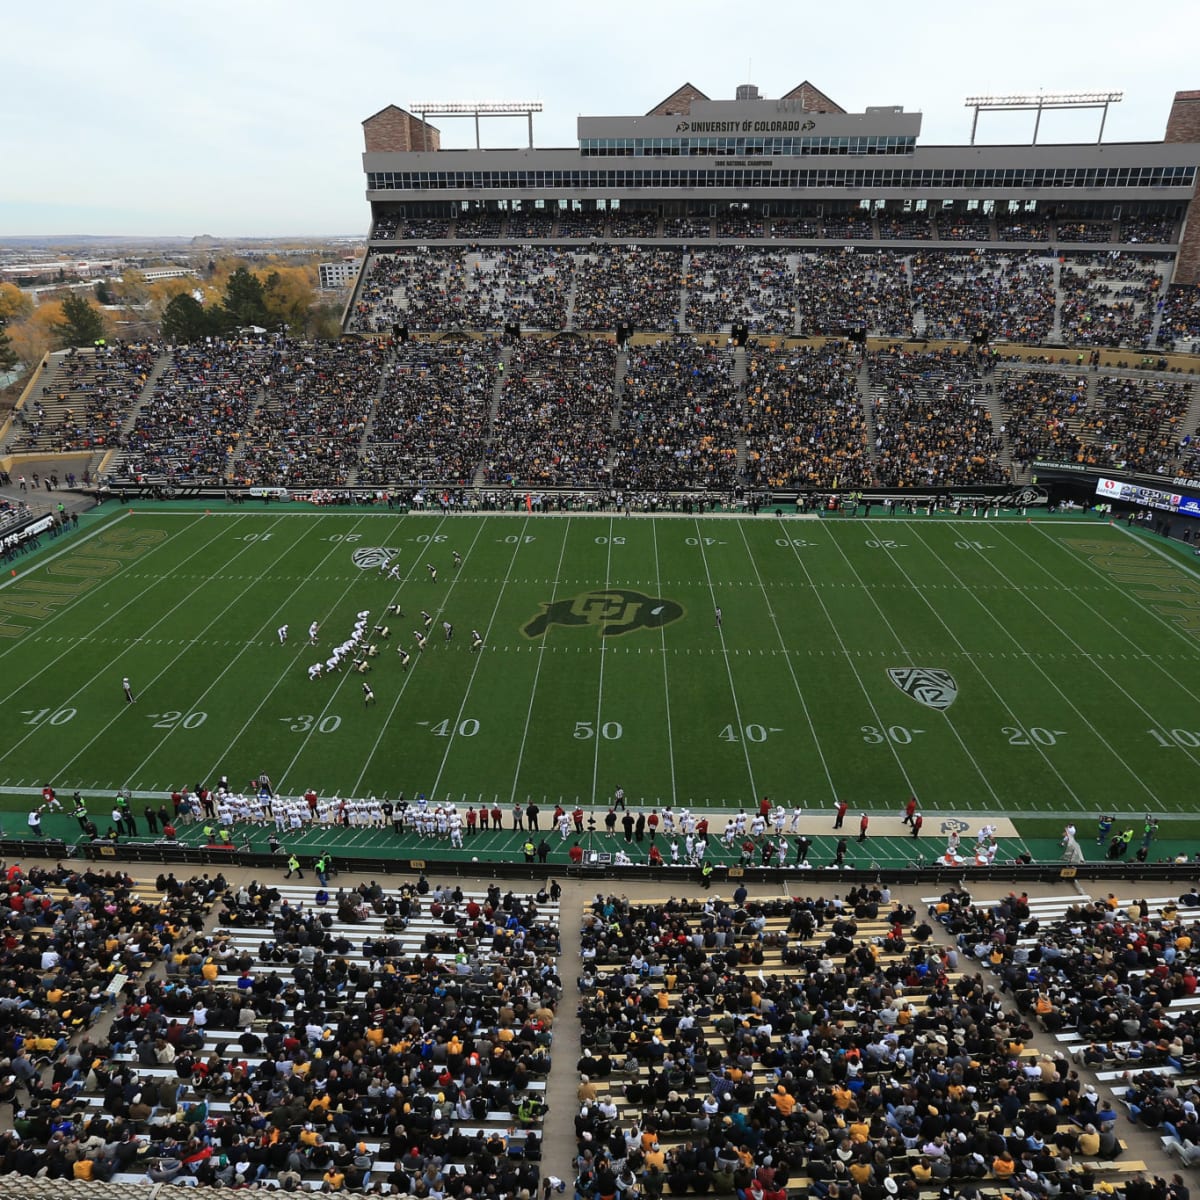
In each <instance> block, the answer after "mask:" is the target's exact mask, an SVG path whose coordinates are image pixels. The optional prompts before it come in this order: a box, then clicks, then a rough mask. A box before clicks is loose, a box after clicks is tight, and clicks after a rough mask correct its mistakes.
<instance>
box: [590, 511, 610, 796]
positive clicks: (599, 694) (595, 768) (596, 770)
mask: <svg viewBox="0 0 1200 1200" xmlns="http://www.w3.org/2000/svg"><path fill="white" fill-rule="evenodd" d="M612 541H613V519H612V517H609V519H608V545H607V546H606V547H605V549H606V550H607V552H608V553H607V554H606V555H605V559H604V590H605V591H606V592H607V591H608V581H609V577H610V576H611V575H612ZM606 658H608V647H607V646H606V645H605V644H604V637H603V632H602V633H601V638H600V686H599V687H598V688H597V689H596V745H595V750H594V753H593V754H592V803H593V804H595V803H596V782H597V780H598V779H599V777H600V743H601V742H602V741H603V740H604V739H603V738H602V737H601V736H600V730H601V727H602V723H603V720H604V718H603V716H602V715H601V709H602V707H603V705H604V660H605V659H606Z"/></svg>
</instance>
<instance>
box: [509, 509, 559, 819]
mask: <svg viewBox="0 0 1200 1200" xmlns="http://www.w3.org/2000/svg"><path fill="white" fill-rule="evenodd" d="M570 536H571V518H570V517H569V516H568V517H567V528H566V530H565V532H564V533H563V540H562V546H561V547H560V548H559V551H558V566H557V567H555V569H554V590H553V591H552V592H551V593H550V603H551V604H553V603H554V601H555V600H556V599H557V598H558V581H559V577H560V576H561V575H562V565H563V558H564V557H565V555H566V552H567V539H568V538H569V537H570ZM549 638H550V630H549V629H547V630H546V632H545V633H543V634H542V638H541V645H540V646H539V647H538V660H537V665H536V666H535V667H534V671H533V684H532V686H531V687H530V689H529V706H528V708H526V710H525V728H524V729H522V730H521V745H520V747H519V748H518V750H517V765H516V769H515V770H514V771H513V782H512V791H511V792H510V793H509V796H508V802H509V804H515V803H516V802H517V780H519V779H520V777H521V764H522V762H523V761H524V760H525V743H526V741H527V740H528V738H529V726H530V724H531V723H532V721H533V701H534V697H535V696H536V695H537V685H538V676H539V675H540V674H541V673H542V658H543V657H544V655H545V653H546V642H547V641H548V640H549Z"/></svg>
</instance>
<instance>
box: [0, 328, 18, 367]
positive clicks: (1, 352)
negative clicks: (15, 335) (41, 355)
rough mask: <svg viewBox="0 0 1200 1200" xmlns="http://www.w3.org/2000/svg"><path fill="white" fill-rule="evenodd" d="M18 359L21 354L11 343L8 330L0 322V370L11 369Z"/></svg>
mask: <svg viewBox="0 0 1200 1200" xmlns="http://www.w3.org/2000/svg"><path fill="white" fill-rule="evenodd" d="M20 361H21V356H20V355H19V354H18V353H17V351H16V349H15V348H14V346H13V344H12V338H10V337H9V336H8V330H7V329H5V327H4V325H3V324H0V372H5V371H11V370H12V369H13V367H15V366H16V365H17V363H19V362H20Z"/></svg>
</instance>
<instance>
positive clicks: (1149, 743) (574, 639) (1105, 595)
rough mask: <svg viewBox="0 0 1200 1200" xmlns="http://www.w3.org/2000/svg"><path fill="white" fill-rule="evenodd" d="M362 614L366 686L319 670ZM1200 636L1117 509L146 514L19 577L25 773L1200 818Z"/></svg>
mask: <svg viewBox="0 0 1200 1200" xmlns="http://www.w3.org/2000/svg"><path fill="white" fill-rule="evenodd" d="M379 548H382V549H379ZM372 549H374V551H375V552H374V553H371V551H372ZM454 550H457V551H459V552H460V553H461V554H462V556H463V564H462V566H461V568H458V569H456V568H455V567H454V566H453V565H452V558H451V554H452V551H454ZM355 552H359V560H360V561H361V560H363V559H368V560H370V561H371V562H376V561H378V560H379V559H381V558H388V559H390V561H392V562H395V563H397V564H398V565H399V569H400V572H401V574H402V578H401V579H400V580H399V581H396V580H389V579H387V578H386V577H385V575H384V574H382V573H381V572H380V571H379V570H377V569H375V567H373V566H372V567H369V568H367V569H362V568H361V567H360V566H359V565H357V564H356V561H355V558H354V554H355ZM427 563H432V564H433V565H434V566H436V568H437V571H438V574H437V579H436V581H434V580H433V579H431V578H430V576H429V573H428V572H427V570H426V564H427ZM393 603H399V604H400V605H401V606H402V607H403V609H404V610H405V612H406V613H407V618H406V619H403V620H401V619H399V618H395V617H385V616H384V615H383V614H384V609H385V607H386V606H387V605H389V604H393ZM717 607H720V609H721V610H722V615H723V621H722V624H721V626H720V627H718V625H717V622H716V620H715V616H714V610H715V609H716V608H717ZM421 609H426V610H427V611H428V612H429V613H430V614H432V615H433V616H434V618H435V621H434V624H433V628H432V629H431V631H430V640H429V648H428V649H427V650H426V651H424V652H423V653H421V652H418V651H417V650H416V649H415V647H414V645H413V638H412V631H413V629H415V628H418V627H419V625H420V621H419V619H418V617H419V610H421ZM360 610H369V611H370V614H371V619H370V623H371V624H372V625H374V624H375V623H377V622H379V621H381V620H384V621H386V622H387V624H389V625H390V627H391V639H390V641H387V642H382V641H380V642H378V643H377V644H378V645H379V647H380V655H379V657H378V658H377V659H376V660H374V669H373V670H372V671H371V673H370V674H369V675H368V676H366V678H367V679H368V681H369V682H370V684H371V686H372V688H373V689H374V693H375V697H376V703H375V704H374V705H372V706H370V707H366V706H364V703H363V695H362V687H361V684H362V678H360V676H358V675H357V674H354V673H352V672H348V671H343V672H342V673H340V674H337V675H334V676H332V677H328V678H322V679H319V680H316V681H310V680H309V678H308V676H307V670H306V669H307V667H308V666H309V664H310V663H312V662H314V661H316V659H317V657H318V655H317V652H316V651H314V650H312V649H311V648H309V647H308V645H307V635H306V631H307V627H308V625H309V622H310V621H313V620H318V621H319V622H320V623H321V649H322V654H321V657H324V654H325V652H327V650H328V647H329V646H331V645H332V644H333V643H335V642H338V641H341V640H342V639H343V638H345V637H347V636H348V635H349V633H350V631H351V628H352V626H353V624H354V620H355V614H356V613H357V612H359V611H360ZM539 617H541V618H542V619H541V620H540V621H539V620H538V618H539ZM443 619H448V620H450V621H452V622H453V624H454V637H453V640H452V641H451V642H450V643H449V644H447V643H445V642H444V640H443V638H442V634H441V621H442V620H443ZM284 623H287V624H288V625H289V626H290V637H289V640H288V642H287V644H286V645H284V646H281V645H280V644H279V640H278V638H277V636H276V629H277V627H278V626H280V625H282V624H284ZM472 628H476V629H478V630H479V631H480V632H481V633H482V634H483V636H484V642H485V645H484V649H483V650H481V651H479V652H477V653H473V652H472V651H471V648H470V637H469V633H470V630H471V629H472ZM605 631H607V632H605ZM1198 637H1200V578H1198V577H1197V576H1196V574H1195V573H1194V572H1193V570H1192V568H1191V566H1190V565H1189V563H1188V562H1187V561H1186V560H1184V559H1183V558H1181V557H1179V556H1177V555H1175V554H1174V553H1171V552H1170V551H1167V550H1165V549H1163V548H1162V547H1161V546H1160V544H1159V543H1156V542H1151V541H1149V540H1147V539H1145V538H1143V537H1141V536H1139V535H1135V534H1131V533H1129V532H1127V531H1126V530H1124V529H1123V528H1118V527H1112V526H1109V525H1107V524H1104V523H1102V522H1099V521H1095V520H1091V519H1087V520H1085V519H1078V520H1075V521H1068V520H1055V519H1043V520H1038V521H1034V522H1032V523H1026V522H1024V521H1020V520H1013V521H997V522H991V521H989V522H984V521H982V520H977V521H956V520H951V519H938V518H932V519H927V520H920V519H916V520H909V521H901V520H895V519H894V520H891V521H887V520H876V521H862V520H853V519H840V520H801V519H797V518H785V519H784V520H782V521H781V520H777V519H774V518H770V517H759V518H757V519H753V520H751V519H730V518H709V519H704V518H701V519H698V520H697V519H691V518H686V519H683V518H662V519H655V520H651V519H647V518H637V517H634V518H622V517H619V516H618V517H609V516H603V517H598V516H577V517H571V518H568V517H545V516H530V517H524V516H488V517H467V516H452V517H442V516H440V515H412V516H395V515H390V514H382V513H377V512H374V511H370V512H349V513H347V512H344V511H333V512H321V511H308V510H304V511H300V510H298V509H295V510H285V509H270V510H266V511H262V510H245V509H230V510H228V511H221V512H214V513H212V514H211V515H207V514H205V513H204V512H203V511H200V510H171V509H166V508H146V509H145V510H138V511H130V512H126V511H125V510H124V509H122V510H121V511H120V512H119V513H112V514H110V515H109V516H108V517H107V519H102V520H100V521H98V522H97V523H96V524H94V525H90V526H86V527H85V528H84V529H81V530H80V532H78V533H76V534H74V535H72V540H68V541H64V542H62V543H59V544H52V545H51V546H50V547H48V548H47V549H46V550H45V551H44V552H43V553H42V554H41V555H40V557H39V558H37V559H32V560H29V561H28V563H26V562H25V560H22V562H21V563H19V564H18V567H17V574H16V576H15V577H9V578H8V579H7V580H5V581H4V584H3V585H2V586H0V672H3V679H4V689H3V691H4V695H3V701H2V705H0V789H2V791H3V796H4V799H5V802H6V807H14V808H26V807H27V806H28V803H29V797H30V789H32V788H33V787H35V786H40V785H41V784H43V783H46V782H49V783H52V784H54V785H55V786H56V787H57V788H59V790H60V791H64V792H66V793H68V794H69V793H70V791H71V790H72V789H74V788H81V789H84V790H85V791H94V792H104V791H107V790H110V789H113V788H116V787H126V786H127V787H129V788H131V789H133V791H134V792H135V793H137V792H148V793H161V792H162V791H164V790H166V789H169V788H171V787H175V786H179V785H182V784H189V785H194V784H196V783H197V782H198V781H205V782H208V783H212V782H214V781H215V779H216V778H217V777H218V776H219V775H221V774H227V775H228V776H229V778H230V780H231V781H232V782H233V783H235V784H238V785H241V784H243V783H244V782H245V781H246V780H248V779H250V778H251V777H253V776H256V775H257V774H258V773H259V772H260V771H266V772H268V773H269V774H270V775H271V777H272V779H273V780H274V782H275V784H276V787H277V788H279V789H280V790H282V791H284V792H300V791H303V790H304V789H306V788H308V787H310V786H311V787H315V788H316V789H318V790H319V791H320V792H322V793H323V794H331V793H335V794H338V795H368V794H372V793H373V794H375V795H377V796H380V797H382V796H389V797H395V796H397V795H399V793H400V792H402V791H403V792H404V793H405V794H407V795H408V796H409V797H412V796H414V795H415V794H416V793H417V792H425V793H426V794H428V795H429V796H431V797H432V798H433V799H435V800H441V799H443V798H445V797H451V798H453V799H455V800H456V801H461V800H466V801H469V802H474V801H476V800H477V799H478V798H479V797H483V798H485V799H487V800H488V801H489V802H491V801H492V800H493V799H495V798H498V799H499V801H500V802H501V803H505V802H508V803H510V804H511V802H512V801H513V800H514V799H519V800H522V801H524V800H525V799H526V797H533V798H535V799H537V800H538V801H539V803H540V802H541V800H542V799H543V798H545V800H546V802H547V803H550V804H553V803H554V802H555V801H557V800H559V799H560V798H562V799H564V800H566V801H569V802H570V803H571V804H574V803H575V802H576V801H577V800H578V801H582V802H583V803H585V804H603V803H604V802H606V800H607V799H608V797H609V796H610V795H611V793H612V792H613V789H614V788H615V787H616V786H617V785H618V784H619V785H622V786H624V788H625V789H626V792H627V793H628V795H629V797H630V799H631V800H632V801H635V802H644V803H667V802H672V803H675V804H688V805H692V806H705V805H711V806H719V807H737V806H739V805H748V804H749V803H750V802H751V801H752V800H753V799H754V798H755V797H758V796H762V795H764V794H767V795H770V796H772V797H773V798H775V799H777V800H786V801H787V802H788V803H791V802H792V801H793V800H795V799H799V800H800V802H801V803H802V804H803V805H804V807H805V808H806V809H817V808H828V807H829V806H831V804H832V803H833V801H834V799H835V798H837V797H844V798H845V799H846V800H847V802H848V803H849V804H850V805H851V806H852V807H854V808H860V807H861V808H867V809H871V810H874V811H883V812H894V811H896V810H897V809H898V808H899V807H900V806H901V805H902V804H903V802H904V801H905V799H906V798H907V796H908V795H909V793H910V792H911V793H915V794H916V795H917V796H918V797H920V801H921V804H922V806H923V808H925V809H926V810H927V811H930V812H968V811H974V812H994V813H997V814H1007V815H1012V816H1020V815H1021V814H1024V813H1029V814H1033V813H1042V814H1046V815H1048V816H1057V815H1058V814H1069V813H1079V814H1081V815H1084V814H1094V813H1096V812H1097V811H1099V810H1101V809H1112V810H1117V811H1119V812H1124V813H1140V812H1145V811H1153V812H1164V813H1171V814H1176V813H1178V814H1184V813H1188V812H1191V811H1192V809H1193V799H1192V797H1193V794H1194V788H1195V785H1196V782H1197V779H1198V777H1200V776H1198V772H1197V766H1198V765H1200V670H1198V669H1197V668H1198V667H1200V643H1198V641H1197V638H1198ZM401 644H403V645H405V646H407V647H408V648H409V649H410V650H412V651H413V654H412V663H411V665H410V666H409V668H408V670H407V671H405V670H403V669H402V668H401V665H400V662H399V659H398V656H397V654H396V647H397V646H398V645H401ZM914 669H915V670H916V671H917V672H919V674H913V673H912V672H913V671H914ZM889 671H894V672H897V673H905V672H906V674H900V675H898V676H897V678H898V680H899V682H897V679H894V678H893V677H892V675H890V674H889ZM931 673H932V674H931ZM123 676H129V678H130V679H131V681H132V683H133V687H134V689H135V692H136V694H137V703H136V704H133V705H130V704H126V703H125V702H124V698H123V695H122V689H121V680H122V677H123ZM901 683H902V684H903V685H904V687H901V686H900V685H899V684H901ZM921 698H923V699H924V700H925V701H932V702H933V703H934V704H936V705H938V706H939V707H931V706H930V704H929V703H923V702H922V699H921ZM947 702H948V706H945V705H947ZM1081 828H1083V827H1082V826H1081ZM1087 828H1091V826H1090V825H1089V826H1088V827H1087ZM1084 831H1085V832H1086V829H1085V830H1084Z"/></svg>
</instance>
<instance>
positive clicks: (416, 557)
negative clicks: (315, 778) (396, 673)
mask: <svg viewBox="0 0 1200 1200" xmlns="http://www.w3.org/2000/svg"><path fill="white" fill-rule="evenodd" d="M402 520H403V518H402ZM445 523H446V517H445V516H444V515H443V517H442V519H441V520H440V521H439V522H438V523H437V525H435V526H434V529H433V533H432V535H431V537H436V536H437V534H438V531H439V530H440V529H441V527H442V526H443V525H444V524H445ZM475 536H476V537H478V536H479V535H478V534H476V535H475ZM424 544H425V547H426V553H428V547H429V546H430V545H432V544H433V543H432V542H426V543H424ZM419 566H422V563H421V552H420V551H419V550H418V551H415V552H414V554H413V561H412V565H411V566H410V567H409V568H408V572H407V574H405V576H404V579H403V581H402V582H401V584H400V586H399V587H397V588H394V589H393V590H392V599H391V601H389V603H392V604H394V603H395V602H396V597H397V596H398V595H400V592H401V591H402V590H403V588H404V585H405V584H406V583H408V582H409V581H410V580H411V579H412V577H413V572H414V571H416V569H417V568H418V567H419ZM453 590H454V583H453V582H452V583H451V584H450V588H449V589H448V590H447V593H446V594H447V595H449V594H450V592H451V591H453ZM342 594H343V595H345V593H344V592H343V593H342ZM385 611H386V610H385ZM437 611H438V612H441V611H442V609H441V608H440V607H439V608H438V610H437ZM418 661H419V660H418ZM416 666H417V664H416V663H414V664H413V666H412V667H411V668H410V672H411V671H412V670H415V669H416ZM349 678H350V671H349V670H347V671H346V673H345V674H344V675H343V676H342V677H341V678H340V679H339V680H338V681H337V683H336V684H335V686H334V688H333V690H332V692H331V693H330V696H329V699H328V700H326V701H325V707H324V708H322V709H321V712H320V714H319V715H318V717H317V719H316V720H315V721H314V722H313V724H312V728H311V729H310V730H309V731H308V733H306V734H305V735H304V737H303V738H302V739H301V741H300V748H299V749H298V750H297V751H296V753H295V754H294V755H293V756H292V761H291V762H290V763H288V765H287V766H286V767H285V768H284V770H283V774H282V775H280V777H279V781H280V786H282V784H283V780H284V779H285V778H286V777H287V776H288V775H289V774H290V773H291V770H292V768H293V767H294V766H295V765H296V763H297V762H299V760H300V755H302V754H303V753H304V751H305V749H306V748H307V746H308V744H309V742H311V741H312V738H313V734H314V733H315V732H316V730H317V729H318V728H319V727H320V724H321V722H322V721H323V720H324V719H325V717H326V715H327V714H328V712H329V709H330V708H331V707H332V705H333V702H334V701H335V700H336V699H337V697H338V693H339V692H340V691H341V690H342V685H343V684H345V683H346V681H347V680H348V679H349ZM276 686H278V684H276ZM407 686H408V682H407V679H406V680H405V683H404V684H403V685H402V686H401V689H400V690H401V691H402V692H403V690H404V688H405V687H407ZM393 711H395V709H394V708H393ZM252 715H253V714H252ZM386 726H387V722H384V728H386ZM238 736H239V737H240V736H241V734H239V735H238ZM375 744H376V746H378V745H379V742H378V740H376V743H375ZM361 778H362V776H361V775H360V776H359V779H360V780H361ZM355 790H356V791H357V786H356V788H355Z"/></svg>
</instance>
